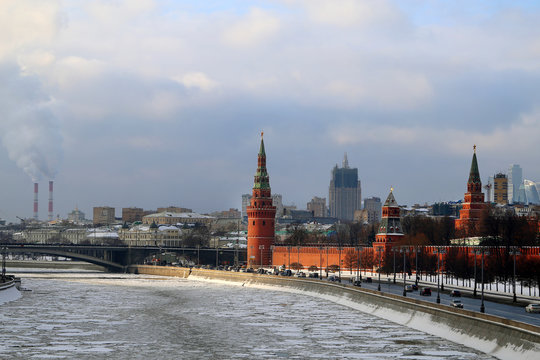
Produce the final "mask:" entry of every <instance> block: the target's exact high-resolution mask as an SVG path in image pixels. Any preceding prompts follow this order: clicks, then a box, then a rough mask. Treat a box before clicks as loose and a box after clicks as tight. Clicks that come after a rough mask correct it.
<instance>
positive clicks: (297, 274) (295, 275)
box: [294, 271, 306, 278]
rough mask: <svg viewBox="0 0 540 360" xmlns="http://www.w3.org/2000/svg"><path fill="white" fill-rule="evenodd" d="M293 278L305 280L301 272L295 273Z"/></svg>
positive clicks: (304, 275)
mask: <svg viewBox="0 0 540 360" xmlns="http://www.w3.org/2000/svg"><path fill="white" fill-rule="evenodd" d="M294 277H299V278H300V277H301V278H305V277H306V274H305V273H303V272H301V271H299V272H297V273H296V274H294Z"/></svg>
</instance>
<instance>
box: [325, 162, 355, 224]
mask: <svg viewBox="0 0 540 360" xmlns="http://www.w3.org/2000/svg"><path fill="white" fill-rule="evenodd" d="M361 204H362V191H361V186H360V180H358V169H357V168H350V167H349V161H348V160H347V154H345V156H344V158H343V163H342V167H341V168H338V166H337V165H336V166H335V167H334V168H333V169H332V179H331V180H330V187H329V192H328V208H329V210H330V217H334V218H337V219H339V220H345V221H352V220H353V219H354V212H355V210H359V209H360V208H361Z"/></svg>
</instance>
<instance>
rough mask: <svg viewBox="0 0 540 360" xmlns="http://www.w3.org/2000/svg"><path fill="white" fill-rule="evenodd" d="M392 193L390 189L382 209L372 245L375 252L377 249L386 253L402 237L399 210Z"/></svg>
mask: <svg viewBox="0 0 540 360" xmlns="http://www.w3.org/2000/svg"><path fill="white" fill-rule="evenodd" d="M393 191H394V189H390V194H388V197H387V198H386V201H385V202H384V205H383V208H382V218H381V224H380V225H379V232H378V233H377V235H375V242H374V243H373V248H374V250H375V251H377V248H383V249H384V251H388V250H390V249H391V248H392V246H393V244H394V243H395V242H396V241H398V240H400V239H401V238H402V237H403V232H402V229H401V216H400V209H399V205H398V203H397V202H396V199H395V198H394V193H393Z"/></svg>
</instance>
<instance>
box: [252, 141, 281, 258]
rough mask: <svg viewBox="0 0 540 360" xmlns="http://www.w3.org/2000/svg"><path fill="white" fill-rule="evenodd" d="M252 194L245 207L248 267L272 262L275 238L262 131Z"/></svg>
mask: <svg viewBox="0 0 540 360" xmlns="http://www.w3.org/2000/svg"><path fill="white" fill-rule="evenodd" d="M252 194H253V195H252V197H251V203H250V205H249V206H248V207H247V209H246V211H247V214H248V239H247V245H248V247H247V261H248V265H249V266H250V267H253V266H259V265H263V266H264V265H269V264H271V263H272V251H271V248H270V247H271V246H272V245H274V238H275V221H276V207H275V206H274V205H273V204H272V195H271V190H270V178H269V176H268V172H267V170H266V152H265V150H264V141H263V138H262V133H261V146H260V149H259V154H258V156H257V172H256V173H255V180H254V184H253V193H252Z"/></svg>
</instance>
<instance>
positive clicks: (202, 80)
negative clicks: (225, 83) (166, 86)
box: [173, 72, 219, 91]
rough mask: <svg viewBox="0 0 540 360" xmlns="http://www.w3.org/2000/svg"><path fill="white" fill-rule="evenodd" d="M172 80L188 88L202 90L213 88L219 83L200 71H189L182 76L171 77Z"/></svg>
mask: <svg viewBox="0 0 540 360" xmlns="http://www.w3.org/2000/svg"><path fill="white" fill-rule="evenodd" d="M173 80H175V81H177V82H179V83H180V84H183V85H184V86H185V87H187V88H188V89H191V88H197V89H201V90H204V91H209V90H213V89H215V88H216V87H217V86H218V85H219V84H218V83H217V82H216V81H214V80H212V79H210V78H209V77H208V76H207V75H206V74H205V73H202V72H189V73H187V74H185V75H183V76H182V77H173Z"/></svg>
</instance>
